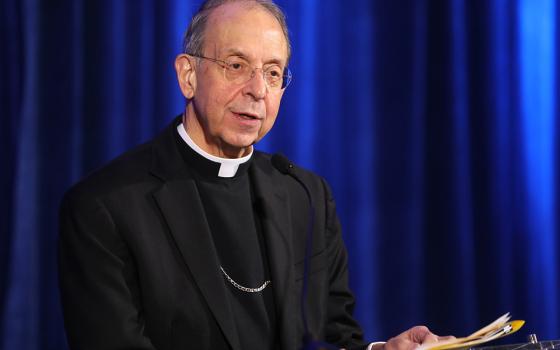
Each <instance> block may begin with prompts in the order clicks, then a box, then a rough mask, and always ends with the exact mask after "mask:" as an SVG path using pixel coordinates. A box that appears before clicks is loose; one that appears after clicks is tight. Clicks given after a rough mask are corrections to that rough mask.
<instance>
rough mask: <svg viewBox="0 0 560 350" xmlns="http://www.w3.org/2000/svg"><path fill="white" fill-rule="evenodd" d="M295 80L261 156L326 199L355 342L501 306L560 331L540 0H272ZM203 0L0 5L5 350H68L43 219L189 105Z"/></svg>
mask: <svg viewBox="0 0 560 350" xmlns="http://www.w3.org/2000/svg"><path fill="white" fill-rule="evenodd" d="M279 4H280V5H281V6H282V7H283V8H284V9H285V10H286V13H287V16H288V22H289V25H290V29H291V37H292V40H293V52H294V54H293V59H292V62H291V69H292V71H293V73H294V81H293V83H292V85H291V86H290V87H289V88H288V90H287V91H286V94H285V97H284V101H283V105H282V108H281V112H280V116H279V119H278V122H277V125H276V126H275V128H274V129H273V131H272V133H271V134H270V135H269V136H267V138H266V139H265V140H263V142H262V143H261V144H259V148H261V149H264V150H268V151H271V152H275V151H283V152H284V153H285V154H287V155H288V156H289V157H290V158H292V159H293V160H294V161H296V162H297V163H299V164H301V165H303V166H305V167H308V168H310V169H313V170H315V171H316V172H318V173H320V174H322V175H323V176H325V177H326V178H327V180H329V182H330V183H331V185H332V187H333V190H334V193H335V197H336V198H337V203H338V208H339V215H340V217H341V221H342V224H343V227H344V229H345V232H344V238H345V241H346V243H347V246H348V250H349V252H350V271H351V285H352V287H353V289H354V290H355V293H356V296H357V300H358V304H357V309H356V315H357V317H358V319H359V320H360V321H361V323H362V325H363V327H364V329H365V331H366V335H367V337H368V339H386V338H387V337H390V336H393V335H396V333H398V332H400V331H402V330H404V329H405V328H408V327H410V326H412V325H414V324H418V323H425V324H428V325H429V326H430V327H431V328H432V329H433V330H434V331H435V332H438V333H441V334H447V333H454V334H457V335H466V334H469V333H470V332H471V331H472V330H474V329H475V328H477V327H478V326H480V325H482V324H483V323H485V322H488V321H491V320H492V319H494V318H495V317H497V316H498V315H500V314H502V313H505V312H507V311H511V312H512V313H513V314H514V316H515V317H516V318H522V319H525V320H526V321H527V324H526V326H525V328H524V329H523V330H522V331H521V332H520V335H518V336H514V337H515V338H513V337H512V338H511V339H509V340H508V341H511V342H513V341H520V340H523V339H524V337H525V335H526V334H528V333H537V335H539V337H540V338H541V339H553V338H560V302H559V300H558V299H559V296H560V292H559V291H558V290H559V287H560V275H559V273H560V268H559V263H560V257H559V255H558V253H557V252H558V251H560V241H559V238H558V233H559V223H558V222H557V214H558V213H559V210H560V209H559V208H560V207H559V204H560V203H559V199H560V187H559V186H558V182H557V178H558V173H559V171H560V152H559V148H560V144H559V141H557V140H558V137H557V136H558V132H559V130H560V125H559V124H558V122H557V121H558V116H559V109H558V108H559V107H558V103H557V102H556V101H557V99H558V97H559V96H558V87H557V85H558V82H560V80H559V78H560V75H559V73H560V71H559V69H558V68H560V65H559V63H558V62H560V61H559V60H558V59H557V52H558V48H559V47H560V46H559V45H560V41H559V40H560V35H559V32H558V31H559V29H558V28H557V26H556V23H557V17H558V15H559V13H560V9H559V8H558V6H557V2H556V1H554V0H508V1H506V0H480V1H468V0H440V1H437V0H433V1H427V0H409V1H385V0H378V1H372V0H352V1H344V2H342V1H335V0H322V1H319V0H305V1H295V0H292V1H289V0H285V1H279ZM197 6H198V1H196V2H194V1H193V2H190V1H179V0H177V1H171V0H168V1H155V0H137V1H136V0H135V1H133V0H129V1H124V0H123V1H112V0H100V1H86V0H73V1H62V0H61V1H54V0H50V1H49V0H2V1H1V2H0V26H1V28H2V30H1V32H0V40H1V41H0V48H1V54H0V90H1V93H0V98H1V100H0V118H1V120H0V156H1V164H2V165H1V167H2V168H1V169H2V170H1V173H0V189H1V194H0V213H1V214H0V215H1V219H0V347H2V348H4V349H6V350H12V349H21V350H26V349H29V350H34V349H57V350H58V349H64V348H66V345H65V340H64V331H63V324H62V319H61V311H60V306H59V300H58V291H57V274H56V249H57V248H56V245H57V211H58V203H59V201H60V198H61V196H62V194H63V192H64V191H65V190H66V189H67V188H68V187H69V186H70V185H71V184H72V183H74V182H75V181H76V180H77V179H79V178H80V177H81V176H83V175H85V174H86V173H88V172H89V171H91V170H92V169H94V168H96V167H99V166H101V165H102V164H103V163H105V162H107V161H108V160H109V159H111V158H112V157H114V156H116V155H117V154H119V153H121V152H123V151H124V150H126V149H128V148H130V147H132V146H133V145H136V144H138V143H141V142H143V141H145V140H148V139H149V138H150V137H151V136H152V135H154V134H155V133H156V132H157V131H158V130H160V129H161V128H162V127H163V126H164V125H165V124H167V123H168V122H169V121H170V120H171V119H172V118H173V117H174V116H175V115H177V114H179V113H180V112H181V111H182V108H183V106H184V101H183V99H182V97H181V95H180V93H179V89H178V87H177V84H176V82H175V77H174V71H173V60H174V57H175V55H176V54H177V53H178V52H179V50H180V43H181V36H182V33H183V31H184V29H185V28H186V26H187V23H188V21H189V19H190V16H191V15H192V13H193V11H194V10H195V8H196V7H197Z"/></svg>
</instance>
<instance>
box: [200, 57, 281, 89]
mask: <svg viewBox="0 0 560 350" xmlns="http://www.w3.org/2000/svg"><path fill="white" fill-rule="evenodd" d="M189 56H192V57H196V58H202V59H205V60H209V61H212V62H214V63H217V64H219V65H220V66H222V68H224V77H225V78H226V80H228V81H230V82H232V83H234V84H240V85H241V84H245V83H246V82H248V81H249V80H251V79H253V78H254V77H255V74H256V73H255V71H256V70H257V69H260V70H262V74H263V79H264V81H265V83H266V86H267V87H268V88H269V89H270V90H271V91H279V90H284V89H285V88H286V87H288V85H290V82H291V81H292V72H290V69H289V68H288V67H286V68H284V69H282V68H281V67H280V66H278V65H276V64H274V65H271V66H267V67H263V68H253V67H251V66H250V65H249V64H248V63H247V62H246V61H244V60H243V59H241V58H237V57H234V58H230V59H228V60H227V61H222V60H217V59H215V58H210V57H204V56H197V55H189Z"/></svg>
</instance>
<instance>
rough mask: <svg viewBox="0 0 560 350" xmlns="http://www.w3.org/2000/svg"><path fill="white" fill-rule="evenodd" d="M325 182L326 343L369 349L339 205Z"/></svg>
mask: <svg viewBox="0 0 560 350" xmlns="http://www.w3.org/2000/svg"><path fill="white" fill-rule="evenodd" d="M322 181H323V187H324V190H325V198H326V201H327V203H326V220H327V222H326V226H325V227H326V231H327V232H326V235H327V242H328V245H327V252H328V261H329V263H328V264H329V266H328V271H329V296H328V310H327V315H328V316H327V317H328V319H327V327H326V332H325V335H326V340H327V342H329V343H331V344H337V345H338V346H341V347H345V348H354V347H358V348H362V347H363V348H364V349H365V348H366V347H367V345H365V344H364V341H363V332H362V330H361V328H360V325H359V324H358V322H357V321H356V320H355V319H354V317H353V316H352V314H353V311H354V304H355V301H354V296H353V295H352V292H351V291H350V289H349V287H348V257H347V252H346V247H345V246H344V241H343V240H342V232H341V231H342V230H341V226H340V222H339V220H338V216H337V214H336V205H335V202H334V199H333V196H332V193H331V190H330V188H329V186H328V184H327V183H326V182H325V181H324V180H322Z"/></svg>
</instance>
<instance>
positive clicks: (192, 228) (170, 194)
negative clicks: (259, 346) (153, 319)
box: [154, 180, 240, 349]
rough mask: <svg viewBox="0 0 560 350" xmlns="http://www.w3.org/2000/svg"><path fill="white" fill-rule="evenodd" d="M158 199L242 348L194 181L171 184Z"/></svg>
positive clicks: (228, 332)
mask: <svg viewBox="0 0 560 350" xmlns="http://www.w3.org/2000/svg"><path fill="white" fill-rule="evenodd" d="M154 197H155V199H156V202H157V203H158V206H159V208H160V210H161V212H162V214H163V216H164V218H165V220H166V221H167V223H168V225H169V228H170V231H171V236H172V237H173V239H174V240H175V243H176V244H177V247H178V249H179V251H180V253H181V256H182V257H183V259H184V261H185V263H186V264H187V266H188V269H189V271H190V272H191V273H192V275H193V277H194V279H195V281H196V284H197V285H198V287H199V288H200V290H201V292H202V295H203V296H204V298H205V299H206V302H207V303H208V307H209V308H210V310H211V311H212V313H213V314H214V316H215V318H216V320H217V322H218V324H219V326H220V328H221V329H222V331H223V333H224V335H225V337H226V338H227V340H228V342H229V343H230V345H231V346H232V348H233V349H240V343H239V338H238V335H237V331H236V329H235V324H234V322H233V318H232V312H231V309H230V306H229V303H228V302H227V300H228V299H227V295H226V289H225V285H224V280H223V277H222V275H221V274H220V271H219V262H218V258H217V256H218V255H217V253H216V249H215V247H214V244H213V242H212V236H211V234H210V229H209V227H208V223H207V221H206V217H205V214H204V210H203V206H202V202H201V201H200V196H199V193H198V191H197V189H196V186H195V183H194V181H193V180H176V181H172V182H168V183H166V184H164V185H163V186H162V188H161V189H160V190H159V191H157V192H156V193H155V194H154Z"/></svg>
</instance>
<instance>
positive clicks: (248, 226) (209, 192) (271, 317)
mask: <svg viewBox="0 0 560 350" xmlns="http://www.w3.org/2000/svg"><path fill="white" fill-rule="evenodd" d="M180 127H182V126H180ZM176 141H177V147H178V149H179V151H180V153H181V154H182V156H183V158H184V160H185V163H186V165H187V167H188V169H189V170H190V171H191V173H192V175H193V177H194V178H195V182H196V185H197V189H198V192H199V194H200V198H201V200H202V203H203V206H204V211H205V216H206V220H207V222H208V225H209V228H210V232H211V234H212V239H213V242H214V246H215V247H216V252H217V253H218V260H219V262H220V264H221V267H222V268H223V270H224V271H225V272H226V273H227V274H228V275H229V276H230V277H231V278H232V279H233V280H234V281H235V282H236V283H238V284H239V285H242V286H245V287H249V288H257V287H260V286H261V285H263V283H265V281H269V280H270V272H269V269H268V263H267V257H266V249H265V244H264V242H263V237H262V228H261V226H260V221H259V218H258V215H256V214H255V213H257V212H258V210H256V209H257V208H256V207H255V201H254V198H253V196H252V186H251V179H250V176H249V172H248V169H249V167H250V166H251V160H249V161H247V162H246V163H243V164H241V165H240V166H239V168H238V170H237V172H236V174H235V175H234V176H233V177H231V178H225V177H219V176H218V171H219V168H220V163H217V162H214V161H211V160H209V159H207V158H205V157H204V156H202V155H200V154H198V153H197V152H195V151H194V150H193V149H192V148H191V147H190V146H189V145H188V144H187V143H186V142H184V141H183V140H182V139H181V136H180V135H179V134H176ZM215 268H220V267H218V266H217V267H215ZM223 277H224V283H225V284H226V286H227V288H226V290H227V291H228V299H229V300H228V302H229V304H230V308H231V310H232V312H233V318H234V320H235V323H236V327H237V332H238V335H239V339H240V342H241V348H243V349H271V350H272V349H276V347H275V343H276V342H275V340H276V329H275V328H276V320H275V310H274V300H273V293H272V288H274V287H275V286H274V285H272V284H268V285H267V286H266V288H264V289H263V290H262V291H260V292H254V293H251V292H247V291H243V290H241V289H239V288H238V287H236V286H234V284H233V283H231V282H230V281H229V280H228V279H227V278H226V276H225V274H223Z"/></svg>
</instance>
